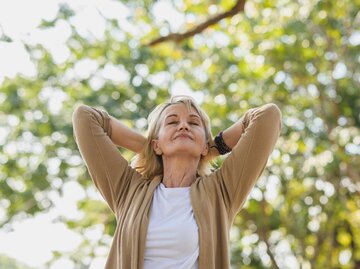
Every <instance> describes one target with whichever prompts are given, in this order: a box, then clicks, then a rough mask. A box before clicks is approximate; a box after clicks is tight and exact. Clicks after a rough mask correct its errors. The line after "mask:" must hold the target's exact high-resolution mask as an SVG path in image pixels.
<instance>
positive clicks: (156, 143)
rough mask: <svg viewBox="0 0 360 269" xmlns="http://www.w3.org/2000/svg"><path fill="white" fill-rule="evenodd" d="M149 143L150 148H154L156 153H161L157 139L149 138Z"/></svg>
mask: <svg viewBox="0 0 360 269" xmlns="http://www.w3.org/2000/svg"><path fill="white" fill-rule="evenodd" d="M151 144H152V148H153V149H154V151H155V153H156V155H162V150H161V149H160V146H159V140H158V139H153V140H151Z"/></svg>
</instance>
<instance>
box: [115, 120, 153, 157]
mask: <svg viewBox="0 0 360 269" xmlns="http://www.w3.org/2000/svg"><path fill="white" fill-rule="evenodd" d="M110 118H111V120H110V125H111V128H112V136H111V140H112V142H113V143H114V144H115V145H117V146H119V147H123V148H126V149H129V150H131V151H133V152H135V153H140V152H141V150H142V149H143V147H144V144H145V141H146V138H145V137H144V136H143V135H141V134H140V133H138V132H136V131H134V130H133V129H130V128H129V127H127V126H126V125H125V124H123V123H122V122H120V121H119V120H117V119H115V118H114V117H113V116H110Z"/></svg>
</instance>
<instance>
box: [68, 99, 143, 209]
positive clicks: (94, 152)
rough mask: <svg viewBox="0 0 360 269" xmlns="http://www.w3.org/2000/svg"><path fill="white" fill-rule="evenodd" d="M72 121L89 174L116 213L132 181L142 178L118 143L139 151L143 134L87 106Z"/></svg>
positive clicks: (102, 111)
mask: <svg viewBox="0 0 360 269" xmlns="http://www.w3.org/2000/svg"><path fill="white" fill-rule="evenodd" d="M72 122H73V129H74V139H75V142H76V144H77V145H78V148H79V151H80V154H81V157H82V158H83V160H84V162H85V164H86V166H87V168H88V171H89V174H90V176H91V178H92V180H93V182H94V184H95V186H96V187H97V189H98V190H99V191H100V193H101V195H102V196H103V197H104V199H105V200H106V202H107V203H108V205H109V206H110V208H111V209H112V211H113V212H116V208H117V207H118V205H119V204H120V203H121V201H122V199H124V198H125V197H126V193H127V191H128V189H129V187H130V184H131V182H132V180H133V179H135V178H140V177H141V174H140V173H138V172H137V171H135V170H134V169H133V168H131V167H130V166H129V163H128V161H127V160H126V159H124V158H123V157H122V156H121V154H120V152H119V150H118V148H117V147H116V145H115V144H114V143H116V144H118V145H119V146H123V147H126V148H128V149H131V150H134V151H138V150H139V149H140V143H141V135H139V134H136V133H135V132H132V131H131V130H130V129H129V128H127V127H126V126H125V125H123V124H121V123H120V122H119V121H116V120H115V119H114V118H113V117H111V116H110V115H109V114H108V113H107V112H106V111H104V110H100V109H97V108H94V107H90V106H87V105H79V106H78V107H76V108H75V110H74V112H73V115H72ZM133 138H134V139H133ZM112 139H113V140H114V142H113V141H112Z"/></svg>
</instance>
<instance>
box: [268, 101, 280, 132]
mask: <svg viewBox="0 0 360 269" xmlns="http://www.w3.org/2000/svg"><path fill="white" fill-rule="evenodd" d="M264 109H265V110H266V113H265V114H266V115H267V116H268V117H269V120H270V121H271V122H273V123H278V125H279V130H280V129H281V126H282V123H281V118H282V113H281V110H280V108H279V107H278V106H277V105H276V104H274V103H268V104H266V105H264Z"/></svg>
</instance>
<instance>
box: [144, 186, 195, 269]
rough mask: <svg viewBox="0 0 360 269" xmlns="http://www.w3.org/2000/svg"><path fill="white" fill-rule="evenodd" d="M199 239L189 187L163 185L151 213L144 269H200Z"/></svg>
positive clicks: (158, 188)
mask: <svg viewBox="0 0 360 269" xmlns="http://www.w3.org/2000/svg"><path fill="white" fill-rule="evenodd" d="M198 257H199V236H198V226H197V223H196V221H195V218H194V214H193V210H192V206H191V200H190V187H181V188H166V187H165V185H164V184H163V183H160V184H159V185H158V186H157V188H156V190H155V192H154V197H153V201H152V205H151V210H150V220H149V226H148V231H147V238H146V245H145V261H144V269H154V268H156V269H198Z"/></svg>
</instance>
